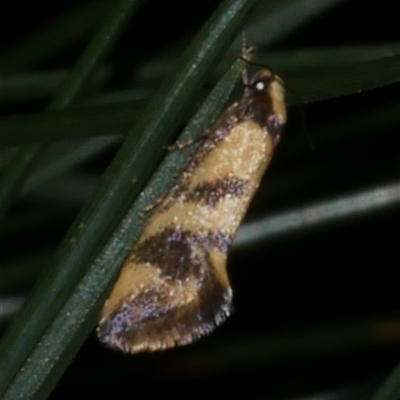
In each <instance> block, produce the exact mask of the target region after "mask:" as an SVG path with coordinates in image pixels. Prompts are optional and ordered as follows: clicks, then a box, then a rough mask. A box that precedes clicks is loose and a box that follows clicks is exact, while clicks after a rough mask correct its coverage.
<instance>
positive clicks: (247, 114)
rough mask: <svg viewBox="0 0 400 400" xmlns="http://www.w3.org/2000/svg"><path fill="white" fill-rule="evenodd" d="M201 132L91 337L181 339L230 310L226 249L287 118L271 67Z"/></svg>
mask: <svg viewBox="0 0 400 400" xmlns="http://www.w3.org/2000/svg"><path fill="white" fill-rule="evenodd" d="M243 83H244V92H243V95H242V98H241V99H240V100H239V101H238V102H235V103H233V104H232V105H231V106H230V107H229V108H228V109H227V110H225V111H224V112H223V113H222V114H221V115H220V116H219V117H218V118H217V119H216V121H215V122H214V124H212V125H211V127H209V128H208V129H207V130H206V132H205V133H204V137H205V138H204V140H203V143H202V144H201V146H200V147H199V150H198V151H197V152H196V154H195V155H194V156H193V157H192V159H191V160H190V161H189V162H188V164H187V165H186V167H185V169H184V171H183V173H182V174H181V175H180V176H179V178H178V180H177V183H176V184H175V186H174V187H173V188H172V189H171V190H170V191H169V192H168V194H167V195H166V196H165V197H163V198H162V199H161V200H160V201H159V202H158V203H157V205H156V206H155V207H154V208H153V209H152V210H151V216H150V218H149V220H148V222H147V224H146V225H145V227H144V230H143V232H142V234H141V236H140V238H139V240H138V241H137V242H136V244H135V245H134V247H133V249H132V251H131V252H130V254H129V256H128V257H127V259H126V261H125V263H124V265H123V268H122V271H121V274H120V276H119V278H118V280H117V282H116V283H115V286H114V288H113V290H112V292H111V295H110V296H109V298H108V300H107V301H106V303H105V304H104V308H103V312H102V316H101V320H100V322H99V326H98V328H97V334H98V337H99V339H100V341H101V342H103V343H105V344H106V345H107V346H109V347H112V348H115V349H120V350H122V351H124V352H127V353H138V352H142V351H155V350H162V349H167V348H171V347H174V346H178V345H186V344H189V343H191V342H193V341H194V340H197V339H199V338H200V337H202V336H204V335H207V334H209V333H210V332H211V331H212V330H213V329H214V328H215V327H216V326H217V325H219V324H221V323H222V322H223V321H224V320H225V319H226V318H227V317H228V316H229V314H230V312H231V304H232V289H231V286H230V284H229V279H228V275H227V271H226V262H227V255H228V250H229V247H230V245H231V243H232V241H233V239H234V237H235V234H236V231H237V229H238V227H239V224H240V222H241V221H242V219H243V217H244V214H245V212H246V210H247V208H248V206H249V203H250V201H251V199H252V197H253V195H254V193H255V191H256V190H257V188H258V186H259V184H260V180H261V178H262V176H263V174H264V171H265V170H266V168H267V166H268V164H269V162H270V160H271V157H272V154H273V152H274V149H275V147H276V145H277V144H278V142H279V140H280V137H281V135H282V132H283V128H284V125H285V122H286V107H285V101H284V89H283V83H282V80H281V79H280V78H279V77H278V76H276V75H275V74H274V73H273V72H272V71H271V70H269V69H266V68H264V69H261V70H259V71H258V72H257V73H256V74H255V75H254V76H253V78H252V79H251V80H249V79H248V75H247V71H246V70H244V71H243Z"/></svg>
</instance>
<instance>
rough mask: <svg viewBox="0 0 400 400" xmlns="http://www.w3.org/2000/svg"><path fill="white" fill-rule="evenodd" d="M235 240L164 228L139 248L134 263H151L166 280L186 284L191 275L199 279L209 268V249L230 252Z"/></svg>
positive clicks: (216, 234) (220, 234) (219, 234)
mask: <svg viewBox="0 0 400 400" xmlns="http://www.w3.org/2000/svg"><path fill="white" fill-rule="evenodd" d="M231 242H232V238H231V237H230V236H228V235H225V234H223V233H207V234H204V235H202V234H201V233H194V232H191V231H181V230H180V229H178V228H172V227H171V228H165V229H163V230H162V231H160V232H157V234H155V235H154V236H151V237H149V238H147V239H146V240H145V241H144V242H143V243H141V244H140V245H138V246H137V247H136V249H135V252H134V253H133V260H134V261H136V262H138V263H149V264H151V265H152V266H154V267H157V268H158V269H159V270H160V274H161V276H163V277H168V278H169V279H172V280H179V281H184V280H185V279H186V278H187V277H188V276H195V277H197V278H199V277H200V276H201V275H202V274H204V270H205V269H206V268H212V265H210V261H209V259H208V254H209V251H210V250H213V249H217V250H219V251H221V252H223V253H225V254H226V253H227V252H228V247H229V245H230V244H231Z"/></svg>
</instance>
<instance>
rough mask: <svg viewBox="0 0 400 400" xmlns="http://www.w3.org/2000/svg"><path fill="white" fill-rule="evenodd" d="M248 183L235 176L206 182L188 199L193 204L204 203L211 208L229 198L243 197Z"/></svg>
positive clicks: (193, 191) (196, 188)
mask: <svg viewBox="0 0 400 400" xmlns="http://www.w3.org/2000/svg"><path fill="white" fill-rule="evenodd" d="M247 187H248V182H247V181H246V180H244V179H240V178H237V177H235V176H233V177H228V176H225V177H223V178H220V179H218V180H216V181H213V182H204V183H202V184H200V185H198V186H197V187H195V188H194V189H193V190H191V191H190V192H189V194H188V195H187V199H188V200H189V201H193V202H203V203H205V204H206V205H207V206H209V207H215V206H216V204H217V203H218V202H219V201H221V200H223V199H224V198H225V197H227V196H235V197H241V196H242V195H243V194H245V193H246V189H247Z"/></svg>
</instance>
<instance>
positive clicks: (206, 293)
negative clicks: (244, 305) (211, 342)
mask: <svg viewBox="0 0 400 400" xmlns="http://www.w3.org/2000/svg"><path fill="white" fill-rule="evenodd" d="M209 272H210V273H207V274H206V275H205V276H203V278H202V280H201V281H199V283H198V290H197V291H196V296H195V297H194V300H193V301H191V302H187V301H186V299H185V298H181V297H180V296H182V293H177V294H176V295H175V296H176V298H174V297H173V296H174V294H173V291H171V289H172V287H171V286H170V285H168V284H166V285H163V286H162V287H160V286H157V287H155V286H150V287H145V288H144V289H143V291H141V292H140V293H139V294H138V295H136V296H135V297H134V298H128V299H125V300H124V302H123V304H121V306H120V307H118V309H117V311H115V312H114V313H112V314H111V315H110V316H109V317H108V318H107V319H106V320H105V321H103V322H102V323H101V324H100V325H99V326H98V328H97V335H98V337H99V339H100V341H101V342H103V343H105V344H107V345H108V346H109V347H112V348H116V349H120V350H122V351H124V352H132V353H133V352H138V351H154V350H158V349H164V348H168V347H172V346H174V345H184V344H188V343H191V342H192V341H193V340H196V339H199V338H200V337H202V336H204V335H207V334H209V333H210V332H211V331H212V330H213V329H214V328H215V326H216V325H219V324H220V323H222V322H223V321H224V320H225V319H226V318H227V317H228V316H229V313H230V311H231V301H232V293H231V289H230V288H229V287H224V286H223V285H222V284H221V282H220V281H218V280H217V279H216V277H215V275H214V274H213V273H212V272H211V270H209ZM189 290H190V288H189ZM171 293H172V294H171Z"/></svg>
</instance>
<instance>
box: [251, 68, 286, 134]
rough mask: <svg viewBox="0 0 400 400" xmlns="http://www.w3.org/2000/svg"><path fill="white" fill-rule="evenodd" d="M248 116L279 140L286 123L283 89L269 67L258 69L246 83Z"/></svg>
mask: <svg viewBox="0 0 400 400" xmlns="http://www.w3.org/2000/svg"><path fill="white" fill-rule="evenodd" d="M245 97H246V99H247V100H246V101H247V103H248V105H249V111H250V116H251V117H252V118H254V119H255V120H256V121H257V122H258V123H259V124H260V125H262V126H264V127H266V128H267V129H268V131H269V132H270V133H272V134H274V135H275V136H276V139H277V141H278V140H279V137H280V134H281V132H282V128H283V126H284V125H285V123H286V106H285V91H284V87H283V81H282V79H281V78H280V77H279V76H277V75H275V74H274V73H273V72H272V71H271V70H270V69H268V68H263V69H260V70H259V71H258V72H257V73H256V74H255V75H254V76H253V78H252V79H251V80H250V82H249V84H247V85H246V94H245Z"/></svg>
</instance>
